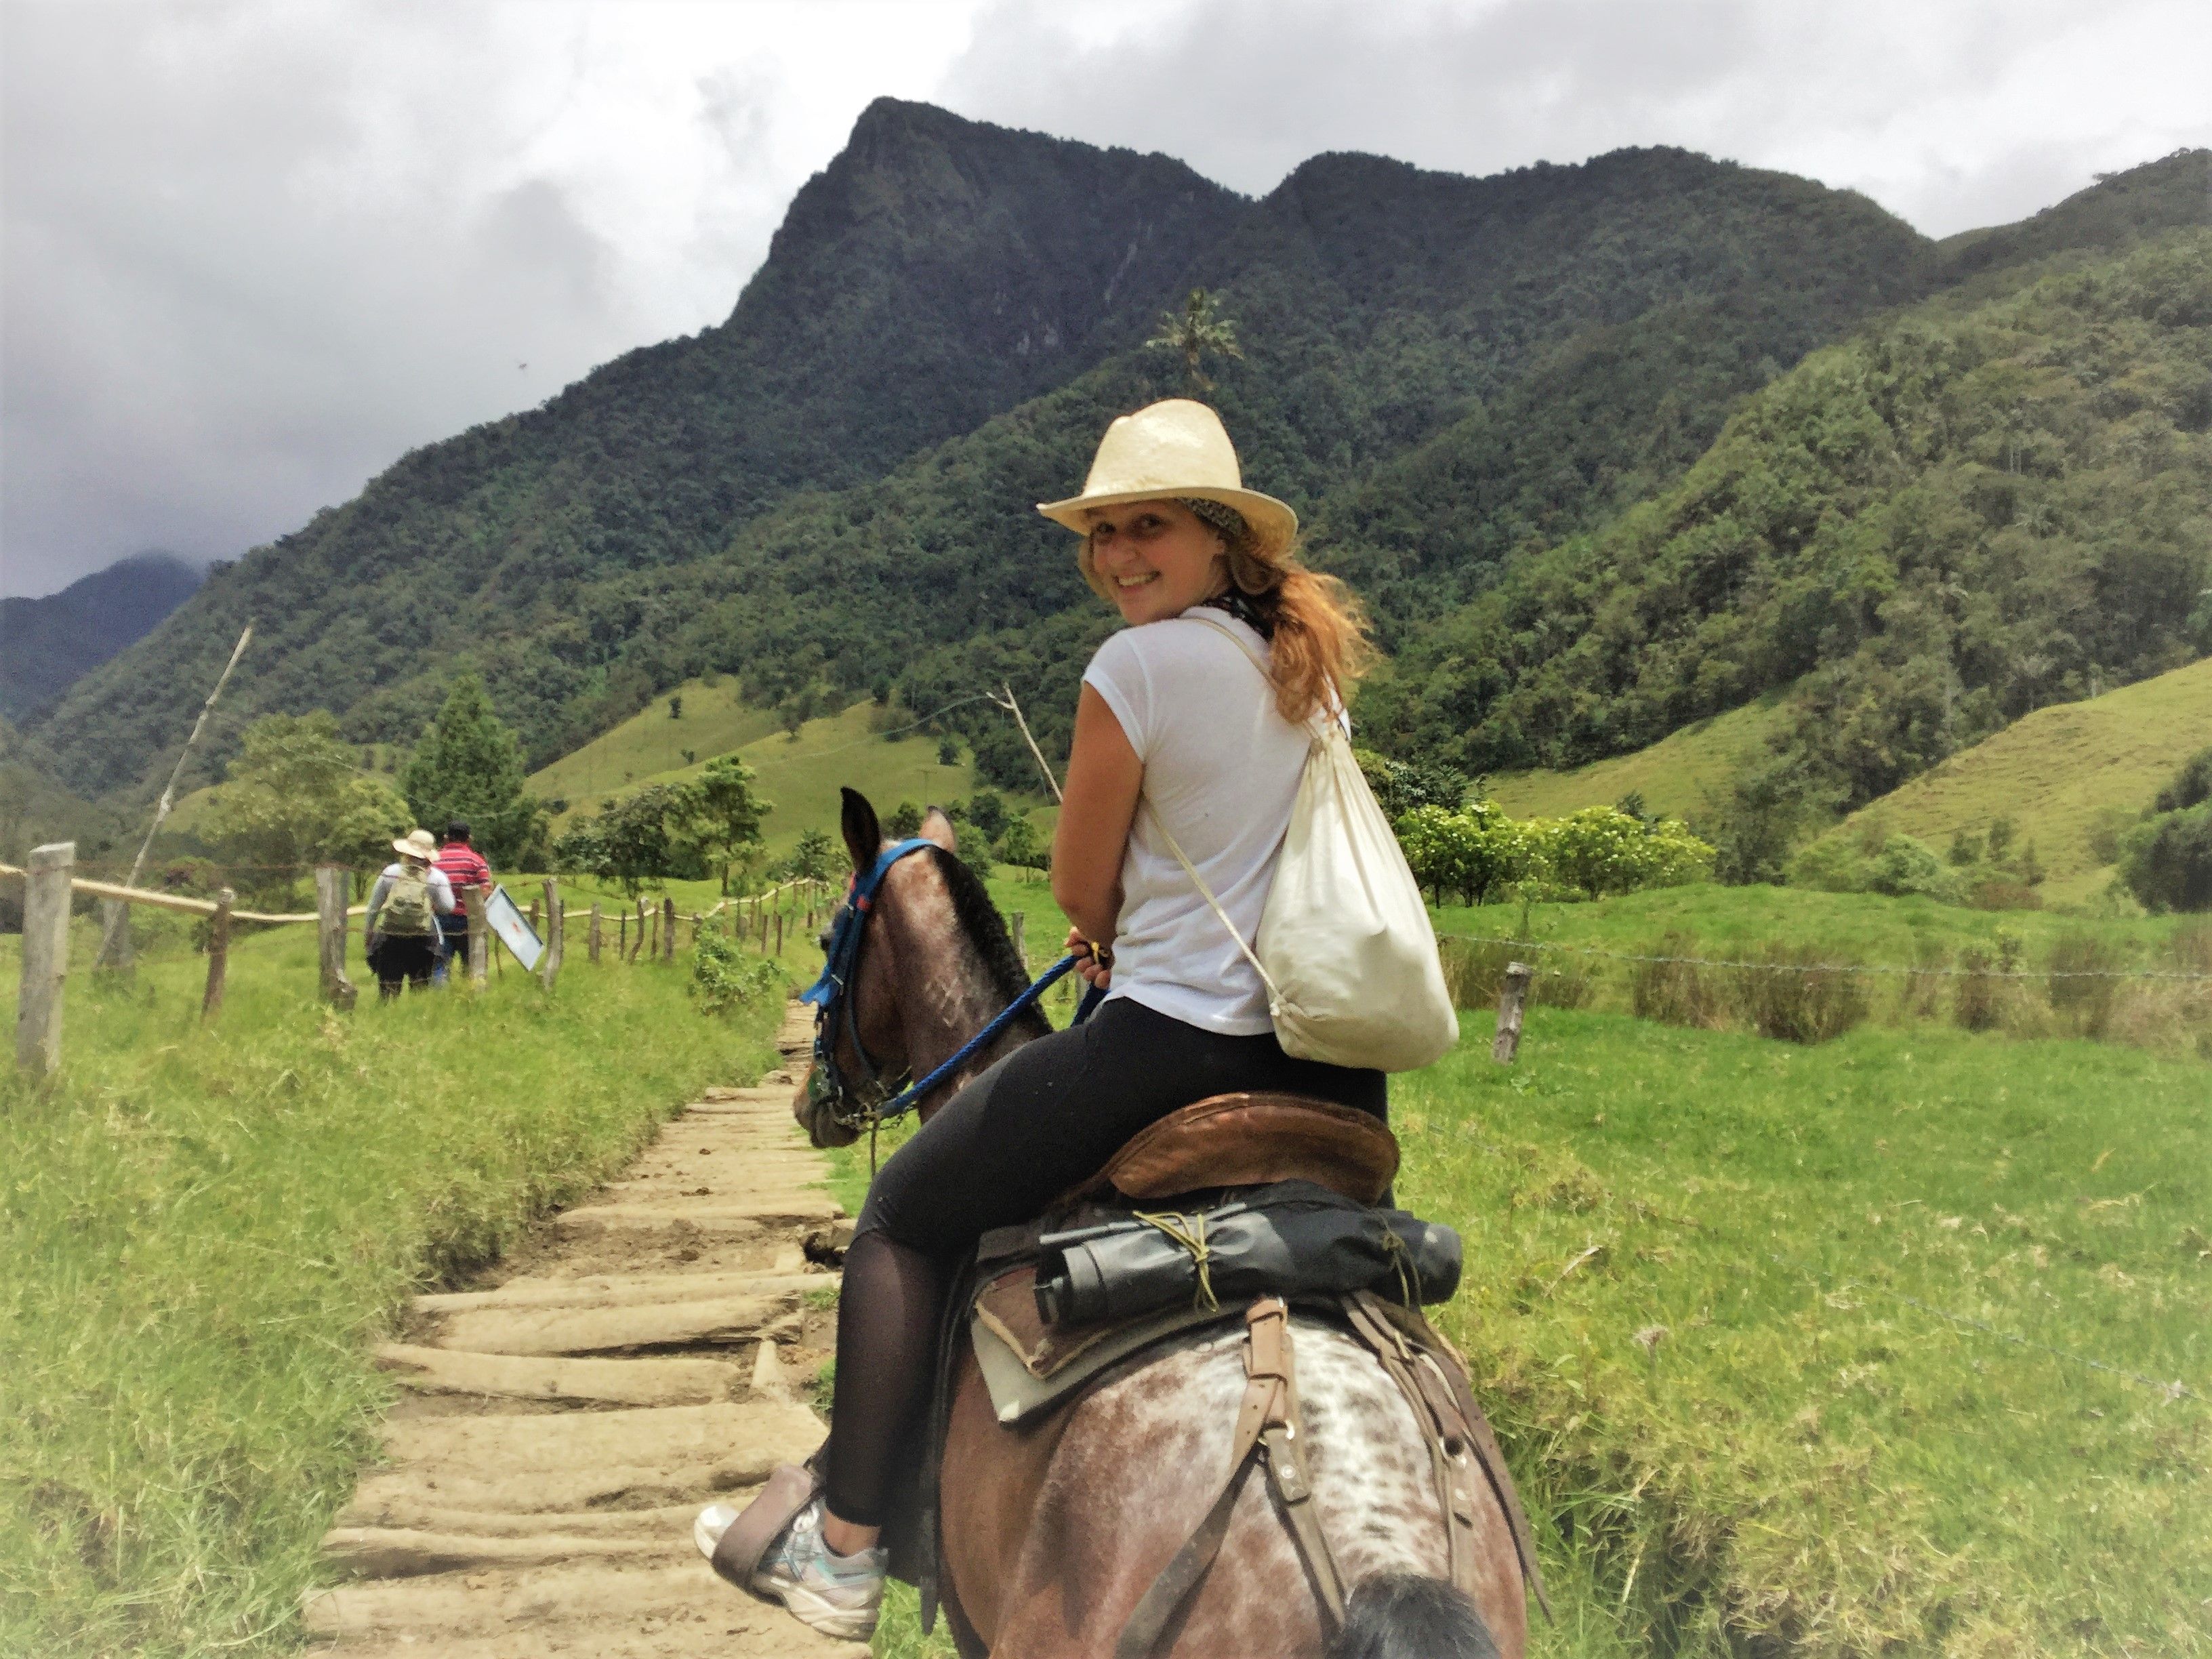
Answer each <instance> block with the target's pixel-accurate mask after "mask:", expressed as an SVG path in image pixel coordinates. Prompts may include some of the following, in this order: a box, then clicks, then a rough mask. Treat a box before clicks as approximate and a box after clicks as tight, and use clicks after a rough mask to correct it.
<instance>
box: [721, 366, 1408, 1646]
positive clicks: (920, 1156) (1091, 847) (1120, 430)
mask: <svg viewBox="0 0 2212 1659" xmlns="http://www.w3.org/2000/svg"><path fill="white" fill-rule="evenodd" d="M1037 510H1038V511H1039V512H1041V513H1043V514H1044V515H1045V516H1046V517H1048V518H1049V519H1052V520H1055V521H1057V522H1058V523H1060V524H1062V525H1065V526H1067V528H1069V529H1070V530H1073V531H1074V532H1076V533H1077V534H1078V535H1079V536H1080V537H1081V538H1082V541H1081V544H1080V546H1079V552H1078V559H1079V563H1080V566H1081V568H1082V571H1083V575H1084V579H1085V580H1086V581H1088V582H1089V583H1090V585H1091V587H1092V588H1093V589H1094V590H1096V591H1097V592H1098V594H1099V595H1100V596H1101V597H1102V598H1104V599H1107V600H1109V602H1111V603H1112V604H1113V605H1115V608H1116V609H1117V610H1119V611H1121V619H1122V621H1123V622H1124V623H1127V627H1126V628H1124V629H1122V630H1121V631H1120V632H1118V633H1116V634H1115V635H1113V637H1111V638H1110V639H1109V640H1108V641H1106V642H1105V644H1103V645H1102V646H1101V647H1099V648H1098V651H1097V654H1096V655H1095V656H1093V657H1092V658H1091V664H1090V666H1089V667H1088V668H1087V669H1085V671H1084V675H1083V688H1082V692H1081V696H1080V701H1079V702H1078V704H1077V707H1076V715H1075V738H1074V743H1073V748H1072V749H1071V750H1070V753H1069V756H1068V763H1067V793H1066V802H1065V804H1064V805H1063V807H1062V809H1061V811H1060V827H1059V830H1058V833H1057V834H1056V836H1054V842H1053V861H1052V890H1053V896H1054V898H1055V899H1056V900H1058V901H1059V903H1060V908H1061V909H1062V910H1063V911H1065V912H1066V915H1067V917H1068V919H1069V920H1070V921H1073V923H1074V927H1073V931H1072V932H1071V933H1069V935H1068V944H1069V948H1070V949H1071V950H1072V951H1076V952H1077V953H1078V954H1079V957H1081V962H1080V965H1079V971H1080V972H1081V973H1082V975H1083V977H1084V978H1085V980H1086V981H1089V982H1090V983H1091V984H1092V985H1094V986H1099V987H1105V988H1106V993H1107V994H1106V999H1105V1000H1104V1002H1103V1005H1102V1006H1100V1007H1099V1008H1098V1010H1097V1012H1096V1013H1095V1014H1094V1015H1093V1017H1092V1018H1091V1019H1089V1020H1088V1021H1087V1022H1085V1024H1081V1025H1078V1026H1074V1027H1072V1028H1070V1029H1069V1030H1064V1031H1057V1032H1054V1033H1053V1034H1052V1035H1050V1036H1044V1037H1041V1038H1039V1039H1037V1040H1036V1041H1034V1042H1029V1043H1027V1044H1025V1045H1024V1046H1023V1047H1020V1048H1017V1049H1015V1050H1014V1051H1013V1052H1012V1053H1011V1054H1007V1055H1006V1058H1004V1059H1003V1060H1000V1061H999V1062H998V1063H997V1064H995V1065H994V1066H991V1067H990V1069H989V1070H987V1071H986V1072H985V1073H982V1075H981V1076H980V1077H978V1078H977V1079H975V1081H974V1082H973V1083H971V1084H969V1085H968V1086H967V1087H966V1088H964V1089H963V1090H961V1091H960V1092H959V1093H958V1094H957V1095H956V1096H954V1097H952V1098H951V1100H950V1101H948V1102H947V1103H945V1105H944V1106H943V1108H942V1109H939V1110H938V1111H937V1112H936V1113H934V1114H933V1115H931V1116H930V1117H929V1119H928V1121H927V1122H925V1123H924V1124H923V1125H922V1126H921V1128H920V1129H919V1130H918V1131H917V1132H916V1133H915V1135H914V1137H913V1139H910V1140H908V1142H907V1143H906V1145H905V1146H902V1147H901V1148H900V1149H899V1150H898V1152H896V1154H895V1155H894V1156H893V1157H892V1158H890V1161H889V1162H888V1163H886V1164H884V1168H883V1170H881V1172H880V1173H879V1174H878V1176H876V1179H875V1182H874V1184H873V1186H872V1187H871V1188H870V1189H869V1193H868V1200H867V1203H866V1206H865V1207H864V1208H863V1209H862V1211H861V1213H860V1222H859V1225H858V1230H857V1232H856V1235H855V1237H854V1240H853V1243H852V1246H851V1249H849V1250H848V1252H847V1255H846V1258H845V1279H844V1286H843V1290H842V1293H841V1295H840V1297H839V1302H838V1314H837V1356H838V1363H837V1376H836V1404H835V1408H834V1410H833V1412H832V1413H831V1422H832V1427H831V1429H830V1432H829V1444H828V1447H827V1449H826V1455H824V1456H823V1457H822V1458H820V1459H818V1460H817V1462H818V1463H819V1465H820V1467H821V1468H822V1470H823V1480H822V1486H821V1490H820V1491H819V1492H813V1493H811V1495H810V1496H807V1497H806V1498H805V1503H804V1506H803V1507H801V1508H800V1509H799V1510H798V1513H797V1514H796V1516H793V1517H792V1518H791V1519H790V1520H789V1522H788V1523H787V1524H786V1525H783V1526H782V1527H781V1531H780V1532H778V1533H776V1534H773V1535H772V1539H771V1541H769V1544H768V1547H766V1549H765V1551H764V1552H763V1553H762V1555H761V1557H760V1565H759V1566H758V1568H757V1570H756V1571H755V1572H754V1573H753V1575H752V1577H751V1582H750V1588H751V1589H753V1590H754V1592H755V1593H756V1594H758V1595H763V1596H767V1597H772V1598H775V1599H776V1600H779V1601H782V1602H783V1604H784V1605H785V1606H786V1607H788V1608H789V1609H790V1610H791V1612H792V1613H794V1614H796V1615H797V1616H798V1617H799V1619H801V1620H804V1621H805V1623H807V1624H809V1625H811V1626H813V1627H814V1628H815V1629H817V1630H819V1631H822V1632H826V1633H829V1634H830V1635H834V1636H840V1637H845V1638H863V1637H866V1635H868V1634H869V1633H870V1632H872V1631H873V1630H874V1628H875V1624H876V1614H877V1608H878V1604H879V1603H880V1601H881V1600H882V1596H883V1586H884V1571H885V1566H886V1558H885V1552H884V1550H883V1549H882V1548H881V1547H879V1545H878V1535H879V1533H880V1531H881V1528H882V1525H883V1522H884V1518H885V1510H886V1505H887V1504H888V1501H889V1498H890V1490H889V1488H890V1483H891V1480H892V1479H893V1477H894V1474H895V1470H896V1463H897V1455H896V1454H897V1450H898V1448H899V1447H900V1446H901V1445H902V1443H910V1442H911V1439H912V1437H915V1436H916V1435H919V1434H920V1433H921V1431H922V1418H923V1413H924V1408H925V1407H926V1406H927V1401H928V1395H929V1389H930V1387H931V1382H932V1362H933V1357H934V1353H935V1345H936V1340H937V1333H938V1328H939V1321H940V1319H941V1317H942V1316H943V1314H944V1311H945V1298H946V1297H947V1296H948V1295H949V1293H950V1286H951V1280H952V1278H953V1276H954V1274H955V1273H956V1272H957V1269H958V1267H959V1265H960V1262H961V1260H962V1258H963V1256H964V1255H965V1254H966V1252H967V1251H969V1249H971V1248H972V1247H973V1246H974V1244H975V1241H976V1240H977V1238H978V1237H981V1235H982V1234H983V1233H984V1232H985V1231H987V1230H988V1229H990V1228H994V1227H1000V1226H1006V1225H1012V1224H1015V1223H1018V1222H1022V1221H1026V1220H1028V1219H1030V1218H1032V1217H1034V1216H1035V1215H1036V1214H1037V1213H1039V1212H1041V1211H1042V1210H1043V1209H1044V1208H1045V1207H1046V1206H1048V1204H1049V1203H1050V1202H1051V1201H1052V1200H1054V1198H1056V1197H1057V1196H1059V1195H1060V1194H1062V1193H1064V1192H1066V1190H1067V1189H1068V1188H1071V1187H1073V1186H1074V1185H1075V1184H1076V1183H1077V1182H1080V1181H1082V1180H1083V1179H1084V1178H1085V1177H1086V1176H1090V1175H1091V1174H1092V1173H1093V1172H1094V1171H1095V1170H1097V1169H1098V1168H1099V1166H1100V1165H1102V1164H1104V1163H1105V1161H1106V1160H1107V1159H1108V1158H1110V1157H1111V1156H1112V1155H1113V1154H1114V1153H1115V1152H1116V1151H1117V1150H1119V1148H1120V1147H1121V1146H1122V1144H1123V1143H1124V1142H1126V1141H1127V1140H1128V1139H1129V1138H1130V1137H1131V1136H1133V1135H1134V1134H1135V1133H1137V1132H1138V1131H1139V1130H1140V1129H1143V1128H1144V1127H1146V1126H1147V1125H1149V1124H1151V1123H1152V1122H1154V1121H1157V1120H1158V1119H1160V1118H1162V1117H1164V1116H1166V1115H1168V1114H1169V1113H1170V1112H1173V1111H1175V1110H1176V1109H1178V1108H1179V1107H1183V1106H1188V1105H1190V1104H1192V1103H1194V1102H1197V1101H1200V1100H1203V1099H1206V1097H1209V1096H1213V1095H1221V1094H1229V1093H1234V1092H1237V1091H1245V1090H1251V1091H1277V1092H1281V1093H1287V1094H1297V1095H1304V1096H1310V1097H1316V1098H1319V1099H1322V1100H1325V1101H1332V1102H1334V1103H1339V1104H1340V1105H1344V1106H1350V1107H1354V1108H1357V1109H1359V1110H1362V1111H1365V1112H1370V1113H1372V1114H1374V1115H1376V1117H1378V1118H1380V1117H1382V1116H1383V1115H1384V1112H1385V1099H1384V1088H1383V1074H1382V1073H1380V1072H1370V1071H1354V1070H1349V1069H1346V1068H1344V1067H1341V1066H1326V1065H1322V1064H1320V1063H1317V1062H1316V1061H1312V1060H1294V1059H1292V1058H1291V1057H1290V1056H1289V1055H1287V1054H1285V1053H1284V1052H1283V1050H1282V1048H1281V1047H1280V1045H1279V1043H1278V1042H1276V1040H1275V1035H1274V1030H1273V1025H1272V1024H1271V1023H1270V1020H1269V1018H1268V1012H1267V996H1266V994H1265V991H1264V988H1263V987H1262V985H1261V979H1260V975H1259V974H1258V973H1257V972H1256V971H1255V969H1254V968H1253V967H1252V965H1251V964H1250V963H1249V962H1247V961H1246V960H1245V958H1244V955H1243V951H1240V950H1239V948H1238V946H1237V941H1236V940H1235V939H1232V938H1231V936H1230V934H1229V933H1228V930H1227V929H1226V928H1225V927H1223V926H1222V922H1221V921H1220V919H1219V918H1218V917H1217V916H1216V915H1214V914H1213V913H1212V909H1211V908H1209V906H1208V905H1207V903H1206V899H1205V898H1204V897H1203V896H1201V895H1200V891H1199V890H1198V888H1197V887H1196V886H1195V885H1194V884H1193V883H1192V881H1191V879H1190V878H1189V877H1188V875H1186V874H1185V873H1184V872H1183V870H1182V867H1181V866H1180V865H1179V864H1178V863H1177V862H1176V859H1175V858H1174V857H1173V856H1172V855H1171V854H1170V851H1169V843H1168V840H1167V836H1164V835H1163V834H1162V828H1163V827H1164V829H1165V830H1166V831H1167V832H1168V835H1171V836H1173V838H1174V840H1175V842H1177V843H1179V844H1180V845H1181V846H1182V848H1183V849H1184V852H1185V853H1186V854H1187V855H1188V857H1189V859H1190V860H1191V861H1192V862H1193V863H1194V865H1195V866H1197V867H1198V869H1199V871H1200V873H1201V874H1202V875H1203V876H1204V877H1205V878H1206V884H1207V885H1208V886H1209V887H1211V888H1212V890H1213V893H1214V896H1215V897H1216V898H1217V899H1218V901H1219V902H1220V904H1221V906H1222V908H1223V909H1224V910H1225V911H1226V912H1227V914H1228V917H1229V919H1230V920H1231V921H1233V922H1234V923H1235V925H1236V927H1237V929H1238V931H1239V932H1240V933H1242V934H1243V936H1244V937H1245V938H1247V939H1249V938H1250V937H1252V936H1253V935H1254V934H1255V933H1256V932H1257V931H1258V928H1259V923H1260V915H1261V909H1262V908H1263V907H1264V906H1265V904H1266V902H1267V891H1268V887H1269V884H1270V883H1271V882H1272V881H1273V875H1274V870H1275V864H1276V860H1277V857H1278V855H1279V853H1280V851H1281V848H1282V845H1283V838H1284V834H1285V829H1287V828H1288V826H1289V823H1290V818H1291V803H1292V801H1293V799H1294V798H1295V797H1296V795H1297V788H1298V781H1299V778H1300V775H1301V774H1302V772H1303V769H1304V765H1305V761H1306V754H1307V750H1308V749H1309V747H1310V744H1311V737H1310V732H1309V730H1308V726H1309V725H1310V722H1311V721H1312V720H1315V719H1316V718H1321V719H1338V720H1340V719H1342V718H1343V709H1344V703H1345V696H1346V691H1347V690H1348V689H1349V687H1350V685H1351V684H1352V679H1353V678H1354V676H1355V675H1356V674H1357V673H1358V671H1359V670H1360V669H1361V667H1362V666H1363V665H1364V663H1365V661H1366V659H1367V654H1368V653H1367V649H1366V641H1365V625H1364V621H1363V619H1362V618H1361V617H1360V615H1359V613H1358V610H1357V609H1356V607H1355V605H1354V604H1353V602H1352V599H1350V597H1349V596H1348V595H1347V594H1346V592H1345V590H1344V589H1343V587H1342V586H1341V585H1340V584H1339V583H1338V582H1337V581H1336V580H1334V579H1333V578H1331V577H1328V576H1324V575H1320V574H1316V573H1315V572H1313V571H1310V570H1308V569H1306V568H1304V566H1302V565H1301V564H1299V563H1298V562H1297V559H1296V557H1295V556H1294V554H1293V552H1292V544H1293V539H1294V537H1295V534H1296V532H1297V514H1296V513H1293V512H1292V511H1291V508H1290V507H1287V506H1285V504H1284V503H1283V502H1281V501H1277V500H1275V499H1274V498H1273V496H1270V495H1261V494H1259V493H1257V492H1255V491H1253V490H1249V489H1244V488H1243V485H1242V480H1241V477H1240V474H1239V471H1238V467H1237V453H1236V451H1235V449H1234V448H1233V447H1231V444H1230V441H1229V436H1228V434H1227V433H1226V432H1225V431H1224V430H1223V428H1222V426H1221V422H1220V419H1219V417H1218V416H1216V415H1215V414H1214V412H1213V410H1211V409H1209V408H1207V407H1206V406H1205V405H1204V404H1197V403H1193V402H1190V401H1188V400H1186V399H1182V398H1175V399H1170V400H1169V401H1167V402H1164V403H1158V404H1152V406H1151V407H1150V408H1147V409H1144V410H1139V411H1138V412H1137V413H1135V414H1133V415H1127V416H1122V417H1121V418H1120V419H1119V420H1116V421H1115V422H1114V423H1113V425H1112V426H1111V427H1110V428H1108V430H1107V433H1106V436H1105V438H1104V440H1103V441H1102V442H1101V443H1100V445H1099V447H1098V453H1097V459H1095V461H1094V462H1093V463H1092V465H1091V472H1090V476H1089V477H1088V479H1087V480H1086V481H1085V485H1084V490H1083V493H1082V494H1081V495H1077V496H1074V497H1072V498H1071V499H1069V500H1066V501H1055V502H1053V503H1050V504H1049V505H1045V506H1041V507H1039V508H1038V509H1037ZM1201 607H1205V608H1208V609H1210V610H1211V611H1212V612H1214V613H1215V617H1216V618H1217V620H1200V618H1199V617H1196V616H1194V614H1193V613H1194V611H1197V610H1198V609H1200V608H1201ZM1231 635H1234V636H1235V637H1231ZM1239 640H1241V641H1242V642H1243V644H1242V647H1240V645H1239V642H1238V641H1239ZM1248 651H1249V653H1252V654H1251V655H1248V654H1247V653H1248ZM1255 658H1256V659H1258V660H1259V661H1263V662H1265V663H1266V664H1267V672H1266V677H1265V678H1264V679H1263V678H1261V675H1260V674H1259V673H1257V672H1255V666H1254V664H1255ZM1140 809H1141V810H1140ZM1094 947H1095V949H1094ZM787 1490H788V1486H787V1483H786V1485H785V1486H772V1487H771V1488H770V1490H769V1492H765V1493H763V1496H762V1497H761V1498H759V1499H757V1500H756V1503H755V1505H754V1506H753V1508H752V1509H751V1510H748V1511H747V1513H746V1515H745V1516H743V1517H739V1516H735V1515H733V1513H732V1511H731V1510H730V1509H729V1508H728V1507H727V1506H726V1505H721V1504H716V1505H714V1506H712V1507H711V1508H709V1509H708V1510H706V1511H705V1512H704V1513H702V1515H701V1516H700V1518H699V1528H698V1531H699V1538H700V1542H701V1546H702V1548H704V1549H706V1550H708V1552H709V1553H711V1552H712V1550H713V1548H714V1543H715V1542H716V1541H718V1540H720V1537H721V1535H722V1534H723V1533H724V1532H725V1531H726V1529H727V1528H729V1527H730V1526H731V1525H732V1522H735V1523H736V1524H738V1525H740V1526H744V1525H748V1524H750V1525H754V1526H763V1525H768V1524H773V1523H775V1522H778V1521H780V1520H781V1513H780V1512H779V1513H778V1514H775V1515H769V1514H768V1513H766V1512H765V1511H763V1505H771V1504H783V1505H786V1506H787V1505H788V1503H789V1498H788V1497H787V1495H786V1493H787Z"/></svg>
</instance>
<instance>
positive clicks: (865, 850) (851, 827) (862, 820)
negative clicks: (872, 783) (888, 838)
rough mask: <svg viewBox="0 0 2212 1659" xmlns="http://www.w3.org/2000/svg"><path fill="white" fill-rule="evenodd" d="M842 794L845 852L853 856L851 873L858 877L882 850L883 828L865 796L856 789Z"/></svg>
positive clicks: (842, 824)
mask: <svg viewBox="0 0 2212 1659" xmlns="http://www.w3.org/2000/svg"><path fill="white" fill-rule="evenodd" d="M843 793H844V798H845V810H844V812H843V814H842V823H841V827H842V829H844V831H845V850H846V851H847V852H848V853H850V854H852V855H853V871H854V874H856V875H858V874H860V873H861V872H864V871H866V869H867V868H868V866H870V865H872V864H873V863H874V862H875V861H876V854H878V853H880V852H882V851H883V850H884V827H883V825H882V824H881V823H879V822H878V820H877V817H876V809H875V808H874V807H873V806H872V805H869V804H868V798H867V797H866V795H864V794H862V793H860V791H859V790H857V789H848V790H845V791H844V792H843Z"/></svg>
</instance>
